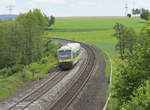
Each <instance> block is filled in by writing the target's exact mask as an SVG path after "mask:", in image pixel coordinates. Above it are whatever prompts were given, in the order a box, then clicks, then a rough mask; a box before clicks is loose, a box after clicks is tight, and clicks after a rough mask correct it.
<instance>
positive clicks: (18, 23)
mask: <svg viewBox="0 0 150 110" xmlns="http://www.w3.org/2000/svg"><path fill="white" fill-rule="evenodd" d="M54 22H55V18H54V17H53V16H51V17H47V16H46V15H44V14H43V13H41V11H40V10H39V9H34V10H33V11H31V10H30V11H29V12H28V13H24V14H20V15H19V16H18V17H17V18H16V19H15V20H0V69H2V68H5V67H11V66H13V65H16V64H22V65H27V64H30V63H32V62H35V61H38V60H39V59H40V58H41V57H43V56H44V51H45V48H43V45H44V40H43V39H42V36H41V35H42V34H43V33H44V30H45V28H47V27H48V26H51V25H53V24H54Z"/></svg>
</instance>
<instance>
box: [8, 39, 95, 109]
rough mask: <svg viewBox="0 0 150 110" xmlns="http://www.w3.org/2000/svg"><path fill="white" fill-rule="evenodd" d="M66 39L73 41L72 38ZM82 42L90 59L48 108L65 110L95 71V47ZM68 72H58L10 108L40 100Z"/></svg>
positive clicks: (28, 104) (21, 107)
mask: <svg viewBox="0 0 150 110" xmlns="http://www.w3.org/2000/svg"><path fill="white" fill-rule="evenodd" d="M54 40H59V41H64V40H63V39H54ZM65 41H67V42H72V41H70V40H65ZM80 44H81V46H82V47H83V48H84V49H85V50H86V51H87V54H88V59H86V61H84V63H83V64H82V67H81V68H80V69H79V71H78V73H77V74H78V77H77V78H76V79H75V80H74V81H72V82H71V83H70V88H68V89H67V90H66V91H65V92H64V93H62V95H61V96H60V97H59V98H58V99H57V100H56V101H54V102H53V103H52V104H49V105H48V106H47V107H46V109H47V110H65V109H66V108H67V107H68V106H69V105H70V104H71V102H72V101H73V100H74V99H75V97H76V96H77V95H78V93H79V92H80V91H81V90H82V88H83V87H84V86H85V85H86V82H87V81H88V80H89V78H90V76H91V74H92V73H93V71H94V68H95V65H96V57H95V54H96V53H95V49H94V48H93V47H92V46H89V45H86V44H84V43H80ZM67 73H68V72H66V71H58V72H56V73H55V75H54V76H53V77H52V78H51V79H49V80H47V81H45V82H44V83H43V84H42V85H41V86H40V87H39V88H38V89H36V90H34V91H33V92H31V93H30V94H28V95H27V96H25V97H24V98H22V99H21V100H19V101H18V102H16V103H15V104H14V105H12V106H11V107H10V108H9V109H8V110H24V109H25V108H27V107H28V106H30V105H31V104H32V103H34V102H35V101H36V100H38V99H39V98H40V97H41V96H43V95H44V94H46V93H47V92H48V91H49V90H50V89H51V88H52V87H54V86H55V85H56V84H57V83H59V82H60V81H61V80H62V79H63V78H64V77H65V76H66V75H67Z"/></svg>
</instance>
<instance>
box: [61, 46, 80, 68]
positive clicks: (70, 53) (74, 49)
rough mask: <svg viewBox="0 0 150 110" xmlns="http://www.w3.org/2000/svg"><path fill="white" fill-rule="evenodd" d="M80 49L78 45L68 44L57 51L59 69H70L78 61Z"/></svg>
mask: <svg viewBox="0 0 150 110" xmlns="http://www.w3.org/2000/svg"><path fill="white" fill-rule="evenodd" d="M80 48H81V47H80V44H79V43H68V44H67V45H64V46H62V47H61V48H60V49H58V59H59V67H60V68H61V69H69V68H72V67H73V66H74V65H75V64H76V63H77V62H78V61H79V59H80Z"/></svg>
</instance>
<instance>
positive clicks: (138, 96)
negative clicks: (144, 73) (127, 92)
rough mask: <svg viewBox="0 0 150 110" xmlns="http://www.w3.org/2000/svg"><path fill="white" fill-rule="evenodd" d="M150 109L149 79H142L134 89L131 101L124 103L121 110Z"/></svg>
mask: <svg viewBox="0 0 150 110" xmlns="http://www.w3.org/2000/svg"><path fill="white" fill-rule="evenodd" d="M149 109H150V79H149V80H146V81H144V83H142V84H141V86H140V87H139V88H138V89H137V90H136V91H134V93H133V95H132V96H131V101H128V103H126V104H124V105H123V106H122V109H121V110H149Z"/></svg>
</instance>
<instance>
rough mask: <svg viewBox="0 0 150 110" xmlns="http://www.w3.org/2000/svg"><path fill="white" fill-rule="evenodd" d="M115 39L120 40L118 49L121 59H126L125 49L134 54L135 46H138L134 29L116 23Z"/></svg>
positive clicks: (117, 45)
mask: <svg viewBox="0 0 150 110" xmlns="http://www.w3.org/2000/svg"><path fill="white" fill-rule="evenodd" d="M114 30H115V33H114V35H113V36H114V37H116V38H117V39H118V43H117V44H116V49H117V50H119V52H120V57H121V59H122V60H123V59H124V53H125V49H129V50H130V52H132V48H133V46H134V45H135V44H136V38H137V35H136V32H135V31H134V29H132V28H126V27H125V26H124V25H122V24H119V23H116V24H115V26H114Z"/></svg>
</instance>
